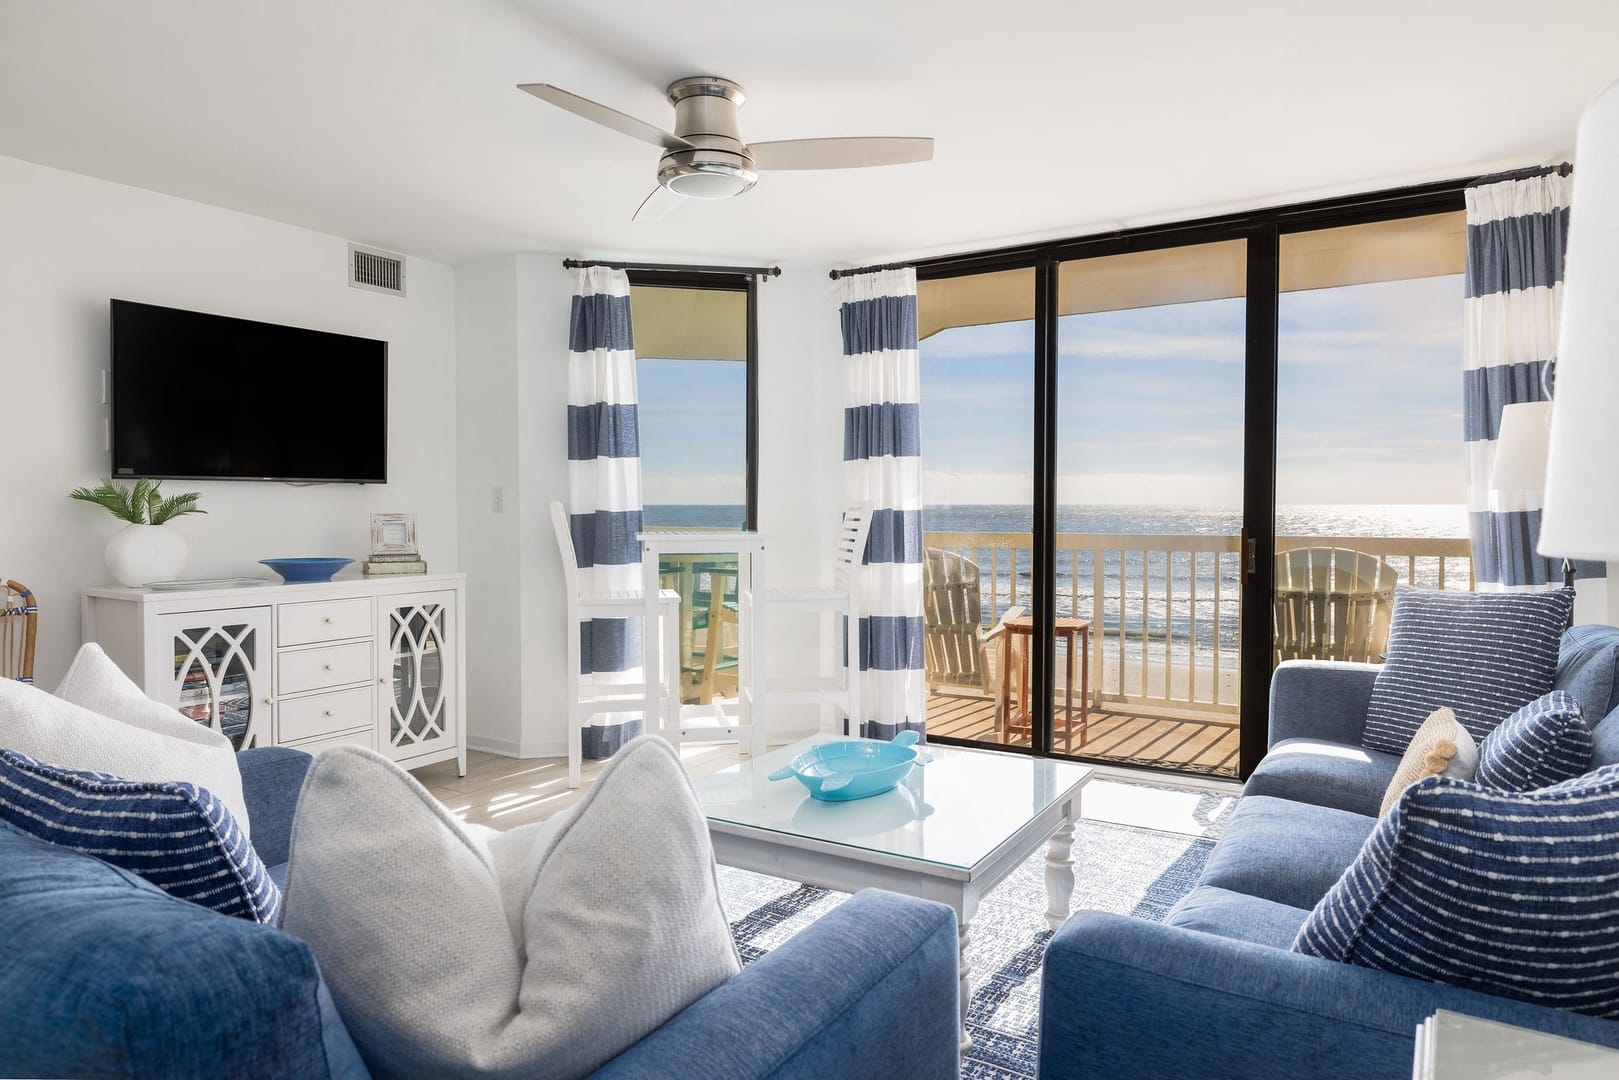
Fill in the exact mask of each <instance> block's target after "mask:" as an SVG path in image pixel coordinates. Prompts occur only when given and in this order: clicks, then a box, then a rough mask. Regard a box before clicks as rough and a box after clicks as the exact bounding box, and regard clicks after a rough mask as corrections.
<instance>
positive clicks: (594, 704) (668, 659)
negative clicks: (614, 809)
mask: <svg viewBox="0 0 1619 1080" xmlns="http://www.w3.org/2000/svg"><path fill="white" fill-rule="evenodd" d="M551 524H552V525H553V526H555V527H556V534H557V548H558V550H559V551H560V552H561V553H562V578H563V582H564V584H565V587H566V589H567V593H568V600H567V603H568V623H567V626H568V629H567V637H568V652H567V664H568V687H567V693H568V701H567V707H568V786H569V787H573V788H576V787H578V786H579V783H580V778H579V771H580V764H581V759H582V758H583V757H584V746H583V740H584V728H585V722H586V721H588V720H589V719H590V718H591V717H592V716H595V715H597V714H599V713H616V712H640V713H641V715H642V716H643V717H649V716H655V715H656V713H655V711H654V710H653V709H652V708H651V707H650V706H651V704H652V702H653V701H654V700H655V699H656V698H657V697H659V696H662V697H664V698H666V699H667V701H668V705H667V707H668V708H670V709H672V710H674V711H675V712H676V713H677V714H678V712H679V710H680V657H679V648H680V634H679V633H678V629H679V624H680V594H679V593H678V592H675V591H674V590H673V589H659V590H658V620H659V622H661V623H666V624H667V625H666V627H665V629H664V632H663V633H661V634H659V633H646V634H642V636H641V640H642V645H643V648H644V647H645V646H646V645H648V644H659V645H661V646H662V648H663V651H664V653H665V659H664V662H663V664H662V665H661V668H662V672H663V673H668V672H673V673H674V674H673V677H672V678H660V677H659V676H658V674H654V675H652V676H651V677H648V675H647V673H648V672H656V671H657V669H658V668H659V667H660V665H658V664H655V663H651V662H649V660H650V658H649V657H646V656H642V658H641V672H642V679H641V681H640V682H633V683H612V684H610V685H598V684H596V683H595V680H594V679H592V685H591V686H590V687H588V688H587V687H585V686H584V685H583V684H582V682H581V676H580V671H579V666H580V663H581V662H582V657H581V655H580V645H579V628H580V626H581V625H582V624H583V623H584V621H585V620H587V619H638V618H643V617H645V616H646V614H647V605H646V604H645V603H644V602H643V599H642V592H641V590H640V589H623V590H617V591H614V592H610V593H602V594H590V595H587V594H585V592H584V591H583V589H582V585H581V582H580V574H579V559H578V556H577V555H576V554H575V552H574V550H573V530H572V529H571V528H570V527H569V524H568V511H567V510H566V509H565V508H564V507H563V505H562V504H561V503H560V502H553V503H551ZM586 689H589V690H591V691H592V693H590V694H588V695H587V694H585V693H584V691H585V690H586ZM655 726H656V725H655V724H644V725H643V729H644V730H645V731H646V732H647V733H649V734H650V733H652V732H653V731H654V730H655Z"/></svg>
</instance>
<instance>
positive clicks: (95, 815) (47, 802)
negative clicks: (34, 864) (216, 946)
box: [0, 750, 281, 924]
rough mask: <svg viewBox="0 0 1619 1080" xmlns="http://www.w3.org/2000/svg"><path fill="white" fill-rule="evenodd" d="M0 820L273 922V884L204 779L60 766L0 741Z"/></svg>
mask: <svg viewBox="0 0 1619 1080" xmlns="http://www.w3.org/2000/svg"><path fill="white" fill-rule="evenodd" d="M0 820H4V821H6V822H7V823H8V824H10V825H11V826H12V827H13V828H14V829H16V830H17V831H18V832H22V833H26V834H28V835H29V836H33V837H36V838H38V839H40V840H45V841H47V842H49V843H52V844H60V845H61V846H63V847H69V848H72V849H74V850H75V851H81V852H83V853H84V854H86V855H94V856H95V857H96V858H98V859H101V860H103V861H105V862H109V863H112V864H113V865H114V866H120V867H123V868H124V869H125V870H128V871H130V872H131V873H134V874H139V875H140V876H141V877H143V878H145V879H146V880H147V881H150V882H151V883H152V884H153V885H156V886H157V887H158V888H160V889H162V890H163V891H164V892H166V893H169V894H170V895H171V896H177V897H179V898H180V899H182V900H190V901H192V902H193V903H197V904H201V905H202V906H203V907H206V908H212V909H213V910H215V911H218V912H220V913H221V914H224V915H237V916H240V917H241V918H244V919H252V920H254V921H255V922H261V923H271V924H273V923H274V922H275V921H276V919H277V918H278V917H279V916H280V914H281V890H280V889H278V888H276V885H275V882H274V881H271V880H270V874H269V871H267V870H266V869H265V868H264V863H262V862H261V861H260V860H259V857H258V854H257V853H256V852H255V851H254V850H253V845H252V844H250V843H248V840H247V837H245V836H243V835H242V830H241V828H240V827H239V826H238V825H237V824H236V819H235V818H234V817H232V816H231V813H230V811H229V810H227V809H225V806H224V804H223V803H221V802H220V801H219V800H218V799H216V798H214V796H213V793H212V792H210V791H209V790H208V789H207V788H200V787H197V786H196V785H194V784H183V783H171V782H146V781H138V780H124V779H120V778H119V777H116V776H108V775H107V774H105V773H96V772H88V771H85V770H81V769H64V768H60V767H58V766H56V765H47V764H45V763H44V762H40V761H35V760H34V759H33V758H31V757H29V756H28V755H27V754H20V753H18V752H17V751H15V750H0Z"/></svg>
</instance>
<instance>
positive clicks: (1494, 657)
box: [1361, 585, 1574, 754]
mask: <svg viewBox="0 0 1619 1080" xmlns="http://www.w3.org/2000/svg"><path fill="white" fill-rule="evenodd" d="M1573 610H1574V590H1573V589H1558V590H1556V591H1554V592H1537V593H1512V592H1506V593H1463V592H1442V591H1439V590H1436V589H1414V588H1411V587H1410V586H1407V585H1402V586H1401V587H1400V588H1399V589H1398V590H1396V592H1395V599H1394V621H1393V625H1392V626H1391V627H1390V628H1389V647H1388V662H1387V663H1385V664H1384V665H1383V670H1381V671H1379V672H1378V673H1377V681H1376V683H1374V684H1373V686H1372V700H1371V704H1370V705H1369V706H1368V707H1367V709H1366V729H1365V732H1364V733H1363V734H1362V736H1361V743H1362V744H1363V745H1365V746H1366V747H1367V748H1368V749H1371V750H1382V751H1385V752H1386V753H1390V754H1403V753H1405V748H1406V747H1407V746H1409V745H1410V743H1411V737H1412V736H1413V735H1415V734H1416V733H1417V728H1419V727H1421V726H1422V722H1423V721H1424V720H1426V719H1427V718H1428V717H1429V716H1430V715H1431V714H1432V713H1433V711H1434V710H1435V709H1438V708H1448V709H1450V710H1451V711H1452V712H1454V713H1455V714H1456V719H1457V720H1459V721H1461V725H1462V726H1463V727H1465V728H1466V729H1467V731H1468V733H1469V734H1470V735H1472V736H1473V738H1474V739H1476V740H1478V741H1479V742H1483V741H1484V739H1485V737H1486V736H1488V735H1489V734H1490V732H1491V731H1494V730H1495V726H1496V725H1497V724H1499V723H1500V722H1501V721H1503V720H1505V719H1506V718H1507V717H1509V716H1511V715H1512V714H1513V713H1514V712H1516V711H1517V710H1518V709H1521V708H1522V707H1523V706H1525V705H1527V704H1529V703H1530V702H1531V701H1534V700H1535V699H1536V698H1538V697H1540V696H1541V695H1542V694H1545V693H1547V692H1548V691H1550V690H1551V688H1552V680H1553V679H1554V678H1556V676H1557V646H1558V641H1559V639H1560V638H1561V637H1562V634H1563V630H1564V628H1565V627H1567V626H1568V620H1569V615H1570V614H1571V613H1572V612H1573Z"/></svg>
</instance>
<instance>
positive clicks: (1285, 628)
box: [1275, 547, 1395, 663]
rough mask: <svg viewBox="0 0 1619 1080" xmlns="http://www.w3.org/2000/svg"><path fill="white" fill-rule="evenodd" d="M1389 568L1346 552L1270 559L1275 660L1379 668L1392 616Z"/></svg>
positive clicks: (1308, 551)
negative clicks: (1273, 564)
mask: <svg viewBox="0 0 1619 1080" xmlns="http://www.w3.org/2000/svg"><path fill="white" fill-rule="evenodd" d="M1394 585H1395V573H1394V568H1393V567H1392V566H1390V565H1389V564H1388V563H1386V562H1384V561H1383V560H1382V559H1379V558H1378V557H1377V556H1375V555H1368V554H1366V553H1365V552H1362V551H1351V550H1349V549H1348V548H1327V547H1309V548H1296V549H1294V550H1292V551H1283V552H1280V553H1279V554H1277V556H1276V594H1275V614H1276V619H1275V622H1276V653H1275V660H1276V662H1277V663H1281V662H1282V661H1283V660H1352V661H1361V662H1369V663H1379V662H1381V660H1382V658H1383V650H1384V649H1385V648H1386V647H1387V646H1388V637H1389V619H1390V617H1391V616H1392V614H1393V612H1394Z"/></svg>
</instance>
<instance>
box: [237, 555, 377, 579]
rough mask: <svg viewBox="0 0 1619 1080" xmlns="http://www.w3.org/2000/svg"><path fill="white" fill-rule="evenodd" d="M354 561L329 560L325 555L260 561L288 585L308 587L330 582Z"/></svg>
mask: <svg viewBox="0 0 1619 1080" xmlns="http://www.w3.org/2000/svg"><path fill="white" fill-rule="evenodd" d="M353 561H354V560H353V559H336V558H327V557H326V556H323V555H305V556H301V557H299V558H296V559H260V560H259V562H261V563H263V564H264V565H265V566H268V567H269V568H270V569H271V570H274V571H275V572H276V573H278V574H280V575H281V580H282V581H285V582H286V583H287V584H288V585H306V584H309V583H310V582H315V581H330V580H332V575H334V574H336V573H337V572H338V571H339V570H341V569H343V567H345V566H347V565H348V564H349V563H351V562H353Z"/></svg>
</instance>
